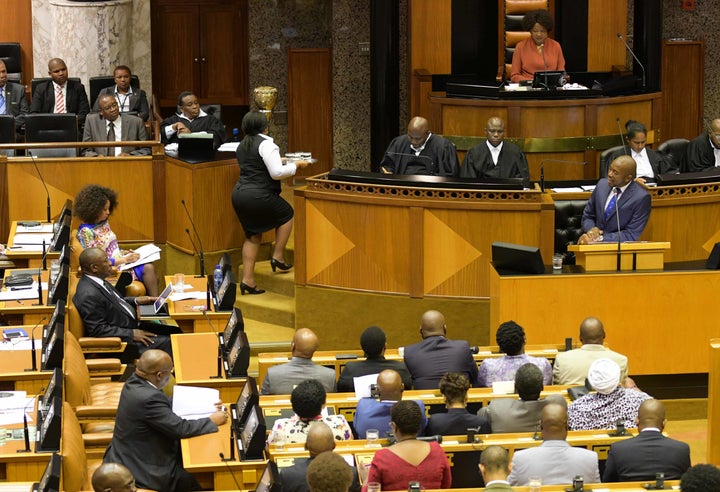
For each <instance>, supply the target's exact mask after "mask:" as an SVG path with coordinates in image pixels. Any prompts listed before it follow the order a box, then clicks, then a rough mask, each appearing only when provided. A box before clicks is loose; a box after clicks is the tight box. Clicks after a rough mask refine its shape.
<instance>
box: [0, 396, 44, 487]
mask: <svg viewBox="0 0 720 492" xmlns="http://www.w3.org/2000/svg"><path fill="white" fill-rule="evenodd" d="M32 396H33V395H31V394H28V397H32ZM27 414H28V417H30V418H31V419H32V420H30V418H29V419H28V424H29V427H30V435H31V437H32V435H33V433H34V430H35V429H34V428H35V426H36V424H37V422H36V421H35V415H37V399H36V400H35V407H34V408H32V409H29V410H28V412H27ZM22 428H23V424H22V423H19V424H12V425H4V426H3V430H4V431H6V430H14V431H15V432H16V433H18V432H19V433H20V434H21V433H22ZM34 446H35V444H34V443H33V442H32V440H31V441H30V448H31V449H34ZM24 449H25V439H24V438H23V437H20V436H19V438H17V439H15V438H13V439H8V440H6V441H3V442H0V480H3V481H8V482H39V481H40V478H42V474H43V472H44V471H45V468H46V467H47V464H48V460H49V459H50V453H34V452H30V453H25V452H19V451H20V450H24Z"/></svg>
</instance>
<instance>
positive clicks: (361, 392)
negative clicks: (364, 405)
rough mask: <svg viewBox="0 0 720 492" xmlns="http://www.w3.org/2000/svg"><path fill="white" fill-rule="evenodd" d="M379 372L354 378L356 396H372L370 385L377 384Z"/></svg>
mask: <svg viewBox="0 0 720 492" xmlns="http://www.w3.org/2000/svg"><path fill="white" fill-rule="evenodd" d="M377 378H378V375H377V374H368V375H367V376H358V377H354V378H353V383H354V384H355V398H357V399H358V400H359V399H360V398H370V385H371V384H377Z"/></svg>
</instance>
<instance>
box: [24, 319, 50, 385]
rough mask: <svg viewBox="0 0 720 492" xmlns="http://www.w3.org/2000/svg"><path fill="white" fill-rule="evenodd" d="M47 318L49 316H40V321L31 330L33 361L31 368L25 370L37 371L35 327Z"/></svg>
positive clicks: (31, 356) (31, 355) (31, 354)
mask: <svg viewBox="0 0 720 492" xmlns="http://www.w3.org/2000/svg"><path fill="white" fill-rule="evenodd" d="M46 319H47V316H43V317H42V318H40V321H38V322H37V324H36V325H35V326H33V329H32V330H31V331H30V358H31V359H32V363H31V364H30V369H25V372H35V371H37V370H38V369H37V360H35V328H37V327H38V326H40V324H41V323H42V322H43V321H45V320H46Z"/></svg>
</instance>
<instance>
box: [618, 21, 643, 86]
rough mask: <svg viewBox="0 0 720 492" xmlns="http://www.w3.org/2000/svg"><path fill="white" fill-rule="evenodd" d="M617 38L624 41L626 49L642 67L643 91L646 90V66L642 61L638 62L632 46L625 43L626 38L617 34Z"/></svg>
mask: <svg viewBox="0 0 720 492" xmlns="http://www.w3.org/2000/svg"><path fill="white" fill-rule="evenodd" d="M617 37H618V39H619V40H620V41H622V43H623V44H624V45H625V49H627V50H628V51H629V52H630V54H631V55H632V57H633V58H634V59H635V61H636V62H637V64H638V65H640V68H641V69H642V85H643V89H644V88H645V66H644V65H643V64H642V63H640V60H638V57H637V56H635V52H634V51H633V50H632V48H630V46H628V44H627V43H626V42H625V38H623V37H622V34H620V33H617Z"/></svg>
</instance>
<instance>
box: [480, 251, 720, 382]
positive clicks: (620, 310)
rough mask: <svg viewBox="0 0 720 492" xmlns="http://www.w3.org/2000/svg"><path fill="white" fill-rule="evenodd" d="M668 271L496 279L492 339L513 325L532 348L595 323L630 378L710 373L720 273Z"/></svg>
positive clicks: (719, 327) (494, 275) (495, 275)
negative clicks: (626, 362)
mask: <svg viewBox="0 0 720 492" xmlns="http://www.w3.org/2000/svg"><path fill="white" fill-rule="evenodd" d="M667 267H668V265H666V270H665V271H663V272H643V273H640V272H629V273H614V272H613V273H592V274H582V273H578V274H573V273H566V269H565V270H563V273H558V274H550V275H527V276H500V275H498V273H497V272H496V271H495V270H493V271H492V273H491V278H490V280H491V295H490V330H491V333H490V336H491V338H494V336H495V331H496V330H497V327H498V326H499V324H500V323H502V322H503V321H507V320H511V319H512V320H515V321H516V322H518V323H519V324H520V325H522V326H523V328H524V329H525V335H526V337H527V339H528V340H562V339H564V338H565V337H574V336H576V335H577V332H578V327H579V326H580V322H581V321H582V320H583V319H584V318H586V317H588V316H595V317H597V318H599V319H601V320H602V322H603V324H604V325H605V332H606V335H607V339H606V341H607V344H608V345H609V346H610V347H611V348H612V349H613V350H615V351H616V352H620V353H621V354H624V355H626V356H627V357H628V359H629V360H630V374H631V375H644V374H683V373H703V372H708V360H709V352H708V350H709V349H708V343H707V342H708V340H709V339H710V338H714V337H719V336H720V324H718V323H717V309H716V308H717V293H718V292H720V271H717V270H678V271H671V270H667Z"/></svg>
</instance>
